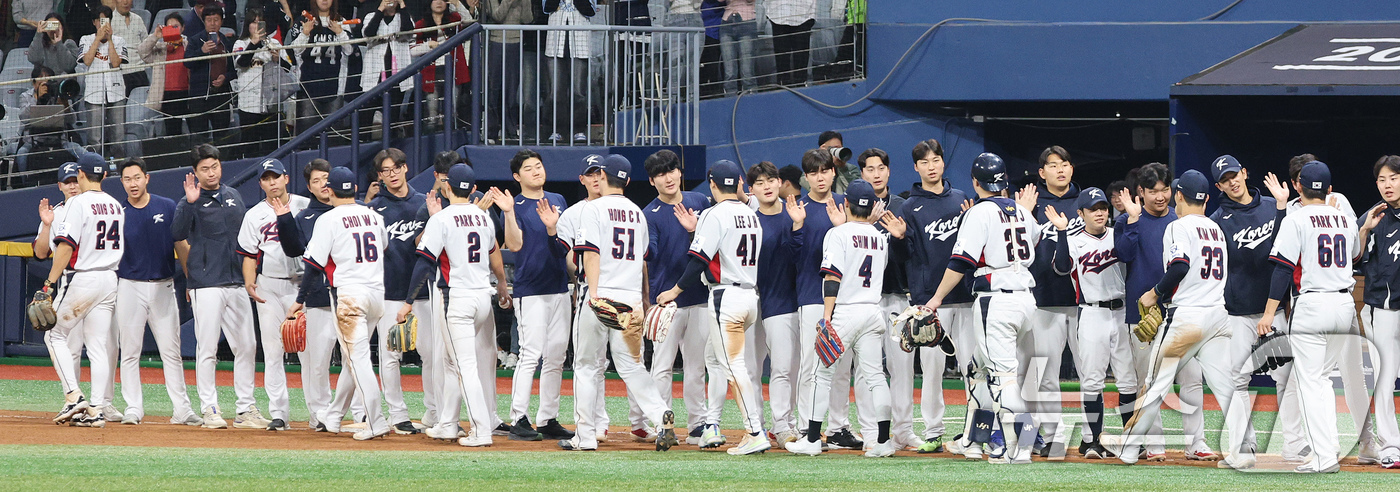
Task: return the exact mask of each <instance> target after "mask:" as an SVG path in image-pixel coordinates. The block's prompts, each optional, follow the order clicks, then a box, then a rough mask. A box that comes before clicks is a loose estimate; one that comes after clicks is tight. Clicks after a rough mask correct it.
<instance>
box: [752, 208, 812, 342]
mask: <svg viewBox="0 0 1400 492" xmlns="http://www.w3.org/2000/svg"><path fill="white" fill-rule="evenodd" d="M783 206H784V207H786V205H783ZM754 213H755V214H756V215H758V224H759V225H760V226H762V227H763V246H762V247H760V248H759V251H761V252H762V253H761V254H759V255H758V285H757V287H758V299H759V301H758V311H759V317H761V318H770V317H773V316H778V315H783V314H788V313H793V312H797V291H796V290H795V289H796V288H797V270H796V268H794V265H793V263H792V259H793V258H796V257H797V253H798V252H799V251H801V249H802V242H803V238H802V231H801V230H798V231H794V230H792V217H788V214H787V211H786V210H785V209H784V210H783V211H780V212H778V213H776V214H773V215H764V214H763V212H760V211H754Z"/></svg>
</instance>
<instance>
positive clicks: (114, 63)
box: [77, 5, 136, 157]
mask: <svg viewBox="0 0 1400 492" xmlns="http://www.w3.org/2000/svg"><path fill="white" fill-rule="evenodd" d="M94 14H95V15H94V16H93V20H92V24H93V28H94V29H96V31H97V32H96V33H94V34H89V35H86V36H83V38H82V39H81V40H79V41H78V51H79V52H80V53H82V55H81V56H82V59H80V60H78V67H77V70H78V71H79V72H98V73H95V74H92V75H87V76H85V77H83V87H84V89H85V91H86V92H85V94H84V96H83V102H85V103H87V104H86V106H87V110H86V111H85V118H84V120H85V121H86V122H87V128H88V145H91V146H93V149H94V151H95V152H97V153H98V154H101V155H103V156H106V157H136V156H135V155H132V154H131V153H129V152H127V151H126V149H124V148H122V147H123V146H121V145H116V144H117V143H118V142H121V141H123V140H125V138H126V83H125V82H123V81H122V74H121V72H106V71H107V70H113V69H117V68H121V66H122V64H123V63H128V62H130V57H129V56H128V55H127V47H126V41H125V40H123V39H122V38H121V36H117V35H115V34H113V33H112V25H111V21H112V9H111V8H110V7H107V6H105V5H104V6H101V7H98V8H97V11H96V12H94ZM104 137H105V138H104ZM109 144H110V145H112V147H110V148H106V147H107V145H109Z"/></svg>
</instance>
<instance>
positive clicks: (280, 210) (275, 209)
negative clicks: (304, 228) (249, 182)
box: [267, 197, 292, 215]
mask: <svg viewBox="0 0 1400 492" xmlns="http://www.w3.org/2000/svg"><path fill="white" fill-rule="evenodd" d="M289 202H290V200H289V201H287V202H284V201H282V200H277V199H275V198H272V197H268V198H267V205H268V206H269V207H272V214H273V215H282V214H289V213H292V209H291V207H288V206H287V204H288V203H289Z"/></svg>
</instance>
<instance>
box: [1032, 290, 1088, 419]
mask: <svg viewBox="0 0 1400 492" xmlns="http://www.w3.org/2000/svg"><path fill="white" fill-rule="evenodd" d="M1078 329H1079V307H1078V306H1053V307H1038V308H1036V310H1035V313H1033V314H1031V331H1030V333H1027V334H1025V335H1023V336H1022V337H1021V339H1020V343H1021V352H1020V360H1019V362H1020V371H1021V372H1020V374H1018V375H1017V377H1018V378H1019V379H1020V383H1021V385H1022V388H1024V394H1026V395H1027V398H1028V400H1027V403H1028V404H1030V405H1031V408H1032V409H1033V410H1034V411H1035V414H1036V420H1037V421H1038V422H1039V424H1040V429H1041V432H1042V433H1043V434H1044V436H1045V439H1046V440H1047V441H1049V440H1051V439H1052V436H1054V437H1053V439H1055V440H1056V441H1057V442H1066V441H1067V440H1068V439H1069V437H1072V436H1059V435H1056V432H1060V431H1061V429H1059V425H1060V419H1061V417H1060V414H1061V413H1062V411H1063V410H1062V409H1063V408H1064V395H1063V393H1062V392H1061V391H1060V367H1061V366H1062V365H1063V359H1064V353H1065V346H1067V345H1068V346H1069V351H1070V356H1071V357H1072V358H1073V359H1074V366H1075V367H1083V366H1082V365H1081V364H1080V358H1081V355H1080V354H1079V337H1078V334H1077V333H1076V332H1077V331H1078ZM1042 362H1043V363H1044V364H1045V365H1044V367H1041V366H1040V364H1041V363H1042ZM1030 381H1035V382H1036V383H1037V384H1035V385H1028V384H1027V383H1028V382H1030ZM1032 389H1035V390H1036V393H1035V394H1034V396H1030V395H1032V393H1031V390H1032Z"/></svg>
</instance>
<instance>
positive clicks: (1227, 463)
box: [1215, 451, 1258, 470]
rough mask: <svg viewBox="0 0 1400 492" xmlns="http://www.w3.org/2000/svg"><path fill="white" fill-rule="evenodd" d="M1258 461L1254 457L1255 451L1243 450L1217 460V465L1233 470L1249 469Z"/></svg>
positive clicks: (1217, 466)
mask: <svg viewBox="0 0 1400 492" xmlns="http://www.w3.org/2000/svg"><path fill="white" fill-rule="evenodd" d="M1256 463H1258V461H1257V460H1256V458H1255V457H1254V452H1253V451H1249V452H1244V451H1241V452H1239V453H1235V454H1232V455H1230V457H1229V458H1225V459H1223V460H1220V461H1217V462H1216V463H1215V467H1216V468H1228V469H1232V470H1248V469H1250V468H1254V465H1255V464H1256Z"/></svg>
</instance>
